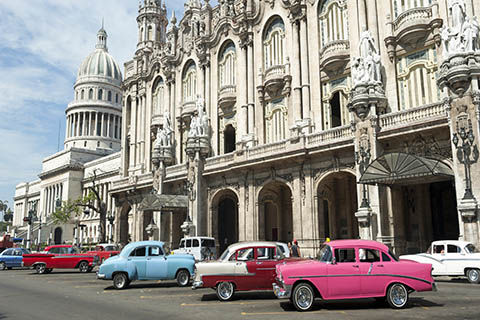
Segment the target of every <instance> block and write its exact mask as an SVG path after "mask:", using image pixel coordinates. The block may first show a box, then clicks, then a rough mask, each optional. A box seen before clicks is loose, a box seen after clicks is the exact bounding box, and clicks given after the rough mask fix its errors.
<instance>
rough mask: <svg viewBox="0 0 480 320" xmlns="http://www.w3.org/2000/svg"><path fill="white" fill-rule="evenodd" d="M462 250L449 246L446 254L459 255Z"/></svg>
mask: <svg viewBox="0 0 480 320" xmlns="http://www.w3.org/2000/svg"><path fill="white" fill-rule="evenodd" d="M461 251H462V249H460V247H458V246H456V245H454V244H449V245H447V252H448V253H460V252H461Z"/></svg>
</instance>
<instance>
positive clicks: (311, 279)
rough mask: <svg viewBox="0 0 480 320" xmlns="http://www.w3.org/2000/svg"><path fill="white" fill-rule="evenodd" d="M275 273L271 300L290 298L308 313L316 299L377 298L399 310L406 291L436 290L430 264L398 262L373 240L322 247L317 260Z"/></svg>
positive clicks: (335, 243)
mask: <svg viewBox="0 0 480 320" xmlns="http://www.w3.org/2000/svg"><path fill="white" fill-rule="evenodd" d="M276 269H277V271H276V273H277V276H276V283H273V290H274V292H275V295H276V296H277V297H278V298H290V301H291V302H292V303H293V305H294V306H295V308H296V309H297V310H298V311H308V310H311V309H312V308H313V305H314V301H315V298H320V299H323V300H330V299H335V300H337V299H358V298H376V299H377V300H381V301H382V300H386V301H387V302H388V304H389V305H390V307H392V308H394V309H400V308H404V307H406V306H407V303H408V296H409V294H410V293H411V292H413V291H418V292H420V291H432V290H436V287H435V282H434V281H433V278H432V275H431V273H432V265H431V264H426V263H418V262H411V261H398V259H397V258H396V257H395V256H394V255H393V254H392V253H391V252H390V251H389V250H388V247H387V246H386V245H384V244H382V243H379V242H376V241H372V240H335V241H331V242H327V243H325V244H324V245H323V246H322V247H321V249H320V251H319V254H318V256H317V259H316V260H310V261H302V262H299V263H288V264H285V265H284V264H279V265H277V266H276Z"/></svg>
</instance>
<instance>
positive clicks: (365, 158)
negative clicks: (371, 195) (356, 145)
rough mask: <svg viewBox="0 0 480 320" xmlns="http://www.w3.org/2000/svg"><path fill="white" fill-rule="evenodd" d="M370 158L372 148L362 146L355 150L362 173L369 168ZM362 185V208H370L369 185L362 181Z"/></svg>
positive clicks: (356, 159)
mask: <svg viewBox="0 0 480 320" xmlns="http://www.w3.org/2000/svg"><path fill="white" fill-rule="evenodd" d="M370 158H371V154H370V148H366V149H365V148H364V147H360V149H359V151H357V152H355V162H356V163H357V164H358V165H359V167H360V168H359V169H360V174H361V175H363V173H364V172H365V170H366V169H367V166H368V165H369V163H370ZM362 187H363V188H362V204H361V205H360V208H368V207H370V204H369V202H368V198H367V187H366V186H365V184H364V183H362Z"/></svg>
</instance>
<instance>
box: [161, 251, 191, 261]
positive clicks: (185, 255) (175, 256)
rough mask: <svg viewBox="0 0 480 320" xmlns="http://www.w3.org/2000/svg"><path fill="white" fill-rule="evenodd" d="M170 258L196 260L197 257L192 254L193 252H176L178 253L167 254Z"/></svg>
mask: <svg viewBox="0 0 480 320" xmlns="http://www.w3.org/2000/svg"><path fill="white" fill-rule="evenodd" d="M167 259H168V260H176V259H191V260H195V257H194V256H192V255H191V254H181V253H176V254H170V255H168V256H167Z"/></svg>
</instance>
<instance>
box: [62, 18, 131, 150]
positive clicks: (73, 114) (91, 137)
mask: <svg viewBox="0 0 480 320" xmlns="http://www.w3.org/2000/svg"><path fill="white" fill-rule="evenodd" d="M107 38H108V36H107V32H106V31H105V29H104V27H103V25H102V28H101V29H100V30H99V31H98V33H97V44H96V45H95V50H94V51H93V52H92V53H91V54H89V55H88V57H87V58H86V59H85V60H84V61H83V62H82V64H81V65H80V68H79V70H78V73H77V80H76V81H75V85H74V92H75V93H74V100H73V102H71V103H70V104H69V105H68V107H67V110H66V111H65V112H66V118H67V119H66V120H67V123H66V133H65V143H64V147H65V149H70V148H72V147H76V148H85V149H91V150H97V149H100V150H110V151H118V150H120V140H121V123H122V88H121V86H122V73H121V71H120V68H119V66H118V64H117V62H116V61H115V59H114V58H113V57H112V56H111V55H110V54H109V53H108V47H107Z"/></svg>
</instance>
